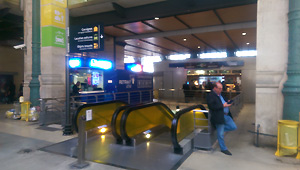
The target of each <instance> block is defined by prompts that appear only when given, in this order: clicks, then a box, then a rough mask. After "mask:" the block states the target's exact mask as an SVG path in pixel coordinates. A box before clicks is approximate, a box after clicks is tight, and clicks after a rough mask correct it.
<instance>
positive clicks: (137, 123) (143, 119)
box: [121, 102, 174, 141]
mask: <svg viewBox="0 0 300 170" xmlns="http://www.w3.org/2000/svg"><path fill="white" fill-rule="evenodd" d="M173 118H174V114H173V112H172V111H171V110H170V109H169V108H168V107H167V106H166V105H165V104H163V103H160V102H157V103H150V104H145V105H141V106H135V107H131V108H128V109H127V110H125V112H124V114H123V115H122V122H121V135H122V138H123V139H125V140H126V141H128V140H131V138H132V137H134V136H136V135H138V134H140V133H142V132H145V133H147V132H150V131H151V129H152V128H155V127H158V126H161V125H163V126H164V127H168V128H169V129H170V128H171V125H172V120H173ZM149 130H150V131H149Z"/></svg>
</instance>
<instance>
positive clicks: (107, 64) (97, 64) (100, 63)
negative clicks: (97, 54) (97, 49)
mask: <svg viewBox="0 0 300 170" xmlns="http://www.w3.org/2000/svg"><path fill="white" fill-rule="evenodd" d="M89 66H90V67H93V68H101V69H105V70H108V69H111V68H112V62H111V61H108V60H96V59H91V61H90V63H89Z"/></svg>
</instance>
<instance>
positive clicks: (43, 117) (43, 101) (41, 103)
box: [40, 99, 46, 126]
mask: <svg viewBox="0 0 300 170" xmlns="http://www.w3.org/2000/svg"><path fill="white" fill-rule="evenodd" d="M40 101H41V102H40V105H41V119H40V120H41V122H40V126H43V125H44V124H45V119H46V106H45V100H44V99H40Z"/></svg>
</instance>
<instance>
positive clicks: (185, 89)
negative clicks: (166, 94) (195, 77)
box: [182, 81, 190, 103]
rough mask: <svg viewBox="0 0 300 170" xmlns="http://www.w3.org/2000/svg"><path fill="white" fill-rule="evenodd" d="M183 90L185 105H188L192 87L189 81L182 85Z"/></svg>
mask: <svg viewBox="0 0 300 170" xmlns="http://www.w3.org/2000/svg"><path fill="white" fill-rule="evenodd" d="M182 90H183V93H184V101H185V103H188V102H189V97H190V86H189V84H188V82H187V81H186V82H185V83H184V84H183V85H182Z"/></svg>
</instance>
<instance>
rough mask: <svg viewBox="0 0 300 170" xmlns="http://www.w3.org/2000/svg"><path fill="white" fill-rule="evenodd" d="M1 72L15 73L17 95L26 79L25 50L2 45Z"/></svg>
mask: <svg viewBox="0 0 300 170" xmlns="http://www.w3.org/2000/svg"><path fill="white" fill-rule="evenodd" d="M0 58H1V62H0V74H5V75H13V76H14V84H15V86H16V97H17V94H18V90H19V87H20V84H21V83H22V81H23V80H24V77H23V75H24V51H23V50H16V49H14V48H13V47H10V46H0Z"/></svg>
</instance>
